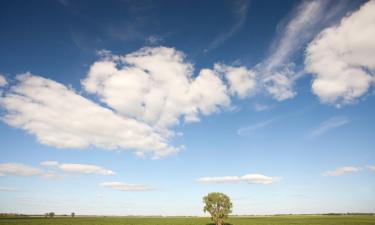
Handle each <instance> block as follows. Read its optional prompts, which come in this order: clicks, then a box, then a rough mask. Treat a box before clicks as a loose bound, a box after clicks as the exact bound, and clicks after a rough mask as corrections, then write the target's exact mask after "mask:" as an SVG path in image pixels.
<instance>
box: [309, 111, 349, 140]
mask: <svg viewBox="0 0 375 225" xmlns="http://www.w3.org/2000/svg"><path fill="white" fill-rule="evenodd" d="M349 122H350V120H349V119H348V118H347V117H345V116H334V117H332V118H330V119H328V120H326V121H324V122H322V123H321V124H319V126H318V127H316V128H314V129H313V130H312V131H311V133H310V134H309V138H310V139H312V138H316V137H318V136H320V135H323V134H324V133H326V132H327V131H329V130H332V129H334V128H337V127H341V126H343V125H345V124H347V123H349Z"/></svg>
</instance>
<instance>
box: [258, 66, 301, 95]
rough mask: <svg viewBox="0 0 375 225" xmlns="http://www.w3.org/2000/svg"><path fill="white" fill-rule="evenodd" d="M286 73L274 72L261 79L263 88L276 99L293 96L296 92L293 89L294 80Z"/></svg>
mask: <svg viewBox="0 0 375 225" xmlns="http://www.w3.org/2000/svg"><path fill="white" fill-rule="evenodd" d="M288 74H292V73H288ZM288 74H285V73H280V72H274V74H273V75H270V76H267V77H265V78H264V79H263V83H264V87H265V90H266V91H267V92H268V93H269V94H271V95H272V96H273V98H275V99H276V100H278V101H284V100H286V99H290V98H294V96H295V95H296V94H297V93H296V92H295V91H293V85H294V80H293V79H291V78H290V77H289V76H288Z"/></svg>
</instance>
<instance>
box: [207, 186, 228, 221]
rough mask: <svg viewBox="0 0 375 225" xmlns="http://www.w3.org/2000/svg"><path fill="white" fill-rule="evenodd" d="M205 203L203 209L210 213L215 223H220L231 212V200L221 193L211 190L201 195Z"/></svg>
mask: <svg viewBox="0 0 375 225" xmlns="http://www.w3.org/2000/svg"><path fill="white" fill-rule="evenodd" d="M203 202H204V204H205V206H204V208H203V211H204V212H209V213H210V214H211V219H212V221H213V222H214V223H215V224H216V225H222V224H223V222H224V219H226V218H228V215H229V213H231V212H232V202H231V201H230V199H229V197H228V196H226V195H225V194H223V193H219V192H212V193H209V194H208V195H207V196H204V197H203Z"/></svg>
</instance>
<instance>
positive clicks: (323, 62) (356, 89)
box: [305, 1, 375, 106]
mask: <svg viewBox="0 0 375 225" xmlns="http://www.w3.org/2000/svg"><path fill="white" fill-rule="evenodd" d="M374 34H375V1H368V2H367V3H366V4H364V5H363V6H362V7H361V8H360V9H359V10H358V11H356V12H354V13H352V14H351V15H349V16H347V17H345V18H343V19H342V20H341V22H340V23H339V24H338V25H337V26H333V27H330V28H327V29H325V30H324V31H322V32H321V33H320V34H319V35H318V36H317V37H316V38H315V39H314V40H313V41H312V42H311V43H310V44H309V46H308V48H307V51H306V59H305V64H306V70H307V71H308V72H310V73H313V74H315V76H314V79H313V83H312V90H313V92H314V93H315V94H316V95H317V96H318V97H319V98H320V100H321V101H322V102H323V103H329V104H335V105H336V106H341V105H345V104H348V103H352V102H354V101H355V100H356V99H357V98H359V97H361V96H362V95H364V94H365V93H366V92H367V90H368V89H369V88H370V86H371V85H372V84H373V82H374V73H375V61H374V58H375V42H374Z"/></svg>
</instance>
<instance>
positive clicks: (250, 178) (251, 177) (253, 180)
mask: <svg viewBox="0 0 375 225" xmlns="http://www.w3.org/2000/svg"><path fill="white" fill-rule="evenodd" d="M280 179H281V178H280V177H269V176H265V175H262V174H247V175H244V176H223V177H201V178H199V179H197V181H198V182H200V183H236V182H246V183H249V184H272V183H274V182H276V181H278V180H280Z"/></svg>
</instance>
